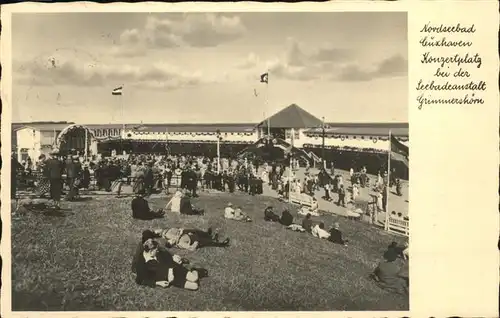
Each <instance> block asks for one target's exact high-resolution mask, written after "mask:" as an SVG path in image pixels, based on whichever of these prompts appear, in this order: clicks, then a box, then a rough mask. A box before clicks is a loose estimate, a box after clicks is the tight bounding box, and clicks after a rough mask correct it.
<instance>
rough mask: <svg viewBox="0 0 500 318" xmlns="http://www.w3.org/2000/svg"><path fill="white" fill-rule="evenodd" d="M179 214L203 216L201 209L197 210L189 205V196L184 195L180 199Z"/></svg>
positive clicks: (203, 211) (187, 194)
mask: <svg viewBox="0 0 500 318" xmlns="http://www.w3.org/2000/svg"><path fill="white" fill-rule="evenodd" d="M180 211H181V214H186V215H204V214H205V210H203V209H197V208H196V207H195V206H193V204H192V203H191V199H190V194H189V193H185V194H184V195H183V196H182V198H181V209H180Z"/></svg>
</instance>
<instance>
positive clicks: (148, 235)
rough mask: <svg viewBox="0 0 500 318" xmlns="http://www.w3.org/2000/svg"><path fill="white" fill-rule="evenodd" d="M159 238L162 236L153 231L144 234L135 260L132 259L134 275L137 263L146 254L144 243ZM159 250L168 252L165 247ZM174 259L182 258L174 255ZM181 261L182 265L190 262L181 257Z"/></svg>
mask: <svg viewBox="0 0 500 318" xmlns="http://www.w3.org/2000/svg"><path fill="white" fill-rule="evenodd" d="M158 238H161V235H159V234H157V233H154V232H153V231H151V230H144V231H143V232H142V238H141V241H140V242H139V244H138V245H137V248H136V249H135V254H134V258H133V259H132V273H134V274H135V273H136V268H137V262H138V261H139V260H140V258H141V255H142V253H144V242H146V241H147V240H149V239H154V240H156V239H158ZM158 248H159V250H160V251H163V250H166V249H165V248H164V247H161V246H159V247H158ZM173 257H175V258H176V259H178V257H180V256H177V255H173ZM180 259H181V263H182V264H189V260H187V259H186V258H182V257H180Z"/></svg>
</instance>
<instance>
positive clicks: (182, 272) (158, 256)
mask: <svg viewBox="0 0 500 318" xmlns="http://www.w3.org/2000/svg"><path fill="white" fill-rule="evenodd" d="M135 273H136V278H135V282H136V283H137V284H138V285H143V286H147V287H157V286H158V287H164V288H165V287H169V286H175V287H179V288H184V289H188V290H198V288H199V280H200V279H201V278H203V277H207V276H208V271H207V270H206V269H203V268H192V269H188V268H186V267H184V266H183V265H182V259H181V258H180V257H179V256H178V255H174V256H172V255H171V254H170V253H169V252H168V251H166V250H162V249H160V248H159V244H158V242H157V241H155V240H154V239H152V238H149V239H147V240H146V241H145V242H144V243H143V253H142V254H141V255H140V257H139V259H138V260H136V261H135Z"/></svg>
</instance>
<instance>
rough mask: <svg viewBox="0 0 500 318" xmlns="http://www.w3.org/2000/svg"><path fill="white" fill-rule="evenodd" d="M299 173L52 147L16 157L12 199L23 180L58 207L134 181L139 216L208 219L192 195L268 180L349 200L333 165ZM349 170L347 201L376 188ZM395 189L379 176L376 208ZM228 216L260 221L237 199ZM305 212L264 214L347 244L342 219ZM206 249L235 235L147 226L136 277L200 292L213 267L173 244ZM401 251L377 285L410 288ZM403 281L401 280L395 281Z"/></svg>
mask: <svg viewBox="0 0 500 318" xmlns="http://www.w3.org/2000/svg"><path fill="white" fill-rule="evenodd" d="M259 167H261V168H262V169H259ZM294 170H295V169H290V167H289V166H286V165H284V164H282V163H281V164H280V163H272V164H268V163H262V164H261V163H260V162H258V161H248V160H244V159H240V160H238V159H233V160H231V159H227V158H220V159H218V158H208V157H202V156H198V157H194V156H171V155H165V156H159V155H138V156H135V155H127V156H122V157H115V158H98V157H93V158H89V159H83V158H82V156H79V155H78V154H77V153H75V152H72V153H70V154H69V155H67V156H61V155H60V154H59V153H58V152H57V151H53V152H51V153H50V155H49V157H48V158H47V157H46V156H45V155H41V156H40V157H39V158H38V160H37V162H32V161H31V159H29V160H26V161H25V162H22V163H19V162H17V160H16V159H15V158H14V156H13V157H12V171H13V176H12V180H13V184H12V191H13V194H12V196H13V197H16V189H17V180H31V181H26V182H25V183H29V182H32V183H33V185H34V187H35V193H36V194H37V195H38V196H40V197H48V198H50V199H52V200H53V202H54V207H55V208H56V209H58V208H59V206H60V201H61V199H62V194H63V192H64V191H66V196H65V199H66V200H67V201H72V200H75V199H78V197H79V193H80V189H89V188H92V187H95V189H96V190H104V191H107V192H111V191H113V189H114V188H115V187H118V190H117V192H118V193H120V188H121V187H123V186H124V185H130V186H132V188H133V192H134V194H135V197H134V198H133V200H132V202H131V209H132V217H133V218H135V219H141V220H152V219H156V218H162V217H164V215H165V213H166V211H170V212H171V213H179V214H185V215H199V216H203V215H204V214H205V211H204V210H203V209H199V208H197V207H196V206H195V205H193V203H192V202H191V198H195V197H198V191H199V190H202V191H203V190H211V189H213V190H218V191H222V192H225V191H227V192H229V193H233V192H235V191H243V192H246V193H248V194H250V195H258V194H262V193H263V184H269V187H270V188H271V189H272V190H275V191H276V192H277V193H278V194H279V196H280V197H281V198H286V197H287V196H288V195H289V194H290V193H300V194H302V193H303V194H307V195H309V196H311V197H314V196H315V192H316V191H318V190H319V189H320V188H323V189H324V191H325V195H324V197H323V198H324V199H325V200H329V201H331V200H333V194H334V193H336V194H337V195H338V200H337V204H338V205H339V206H345V205H346V192H347V189H348V188H347V186H346V185H345V184H344V180H343V177H342V175H340V174H335V170H334V167H333V166H332V167H331V171H330V173H329V172H327V171H326V169H323V170H321V171H320V173H319V174H312V173H309V167H306V174H305V178H304V179H303V180H300V179H299V178H297V177H296V175H295V172H294ZM349 174H350V179H351V180H350V181H351V188H350V191H351V199H350V200H349V199H348V202H355V201H356V199H357V197H358V196H359V195H360V191H361V190H360V189H362V188H365V187H367V186H369V178H368V176H367V172H366V168H364V167H363V168H361V169H360V171H359V172H356V173H355V172H354V169H351V171H350V172H349ZM174 179H175V182H177V184H176V191H175V192H174V193H173V195H172V197H171V198H170V200H169V201H168V202H166V204H165V207H164V208H163V209H159V210H153V209H151V208H150V206H149V204H148V201H147V197H148V196H150V195H151V194H153V193H155V192H159V191H165V192H167V193H168V194H170V189H171V188H172V186H173V182H174ZM388 186H389V187H392V186H396V191H397V193H398V195H401V185H400V181H399V180H398V179H397V178H396V177H395V173H394V176H393V175H391V180H387V174H386V173H382V174H381V173H379V174H378V176H377V180H376V183H375V188H376V189H377V193H378V198H377V207H378V209H380V210H384V209H385V206H386V201H387V187H388ZM64 187H66V190H64ZM221 213H223V216H224V218H226V219H228V220H234V221H241V222H252V221H253V220H252V218H251V217H250V216H249V215H247V214H246V213H244V211H243V209H242V208H241V207H240V206H233V204H232V203H230V202H229V203H227V206H226V207H225V208H224V210H223V211H221ZM299 214H302V215H304V218H303V219H302V220H301V222H297V223H294V217H293V216H292V214H291V213H290V211H289V210H284V211H282V213H281V216H280V215H278V214H276V213H275V211H274V208H273V207H267V208H266V209H265V210H264V215H263V218H264V220H265V221H269V222H277V223H279V224H281V225H283V226H285V227H286V228H287V229H290V230H293V231H297V232H303V233H308V234H310V235H311V237H314V238H318V239H325V240H328V241H330V242H332V243H336V244H340V245H343V246H347V244H348V242H349V241H348V240H347V239H346V238H345V237H344V236H343V233H342V231H341V230H340V225H339V223H335V224H334V225H333V227H332V228H331V229H329V230H328V231H327V230H326V229H325V224H324V223H323V222H318V223H317V224H314V222H313V221H312V216H313V215H318V211H317V207H316V208H307V207H301V209H300V211H299ZM358 214H359V213H358ZM207 246H212V247H223V248H227V247H229V246H230V239H229V238H225V239H221V238H220V237H219V234H218V233H217V231H214V230H213V229H211V228H209V229H207V230H200V229H184V228H168V229H160V230H147V231H144V232H143V233H142V239H141V242H140V244H139V246H138V249H137V253H136V254H135V255H134V259H133V262H132V270H133V272H134V273H135V274H136V282H137V283H138V284H140V285H145V286H150V287H155V286H160V287H168V286H176V287H180V288H185V289H190V290H196V289H198V287H199V280H200V279H202V278H203V277H206V276H208V271H207V270H206V269H204V268H199V267H190V266H189V261H188V260H186V259H184V258H181V257H179V256H178V255H175V254H172V253H171V252H170V251H169V249H170V248H180V249H186V250H189V251H195V250H197V249H199V248H202V247H207ZM398 248H399V247H398V246H396V245H394V246H391V247H390V248H389V249H388V251H387V252H386V253H385V254H384V258H385V261H384V262H383V263H380V264H379V266H378V267H377V269H376V270H375V272H374V273H373V277H374V278H375V279H376V281H377V282H378V283H381V284H386V285H388V286H389V285H390V288H396V289H398V291H399V290H401V288H402V287H404V286H407V285H405V284H400V279H399V278H398V277H399V274H398V273H399V272H398V271H397V270H396V267H395V265H394V264H395V263H394V261H395V259H394V257H395V256H396V258H397V257H398V256H402V257H403V258H406V257H407V251H408V249H407V248H406V249H403V250H401V251H399V250H398ZM398 251H399V252H398ZM403 251H406V252H404V253H403ZM396 281H397V282H398V283H397V284H396V283H394V282H396ZM395 284H396V285H397V286H395ZM403 290H404V288H403Z"/></svg>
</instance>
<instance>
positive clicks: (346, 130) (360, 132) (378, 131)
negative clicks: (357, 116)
mask: <svg viewBox="0 0 500 318" xmlns="http://www.w3.org/2000/svg"><path fill="white" fill-rule="evenodd" d="M389 131H390V132H391V134H393V135H394V136H401V137H408V135H409V130H408V128H404V127H395V128H394V127H391V126H385V127H384V126H378V127H377V126H371V127H370V126H364V127H356V126H354V127H353V126H351V127H348V126H344V127H338V126H334V127H332V126H330V127H329V128H327V129H325V134H326V135H339V136H341V135H350V136H353V135H355V136H388V135H389ZM305 133H306V134H308V133H316V134H321V133H322V129H321V128H314V129H308V130H306V131H305Z"/></svg>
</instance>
